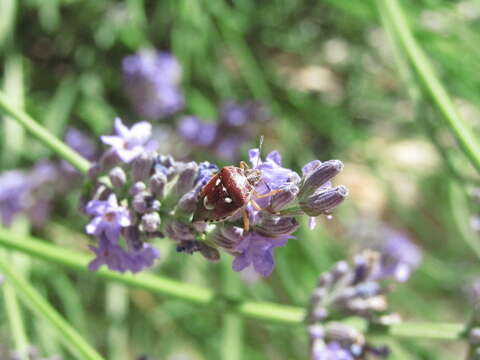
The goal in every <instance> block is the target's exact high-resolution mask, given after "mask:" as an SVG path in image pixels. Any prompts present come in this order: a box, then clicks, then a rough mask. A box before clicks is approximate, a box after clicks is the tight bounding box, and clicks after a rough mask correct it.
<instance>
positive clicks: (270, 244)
mask: <svg viewBox="0 0 480 360" xmlns="http://www.w3.org/2000/svg"><path fill="white" fill-rule="evenodd" d="M291 238H292V236H291V235H288V234H287V235H282V236H278V237H266V236H262V235H260V234H258V233H256V232H249V233H247V235H246V236H245V237H244V238H243V240H242V241H241V242H240V243H239V244H238V245H237V246H236V248H235V251H237V252H239V254H238V255H236V256H235V260H234V261H233V264H232V267H233V270H235V271H242V270H243V269H245V268H246V267H248V266H250V265H253V268H254V269H255V271H256V272H258V273H260V274H262V275H263V276H269V275H270V274H271V273H272V271H273V267H274V265H275V259H274V258H273V249H274V248H276V247H279V246H284V245H285V244H286V243H287V241H288V239H291Z"/></svg>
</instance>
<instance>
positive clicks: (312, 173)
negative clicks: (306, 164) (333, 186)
mask: <svg viewBox="0 0 480 360" xmlns="http://www.w3.org/2000/svg"><path fill="white" fill-rule="evenodd" d="M342 169H343V163H342V162H341V161H340V160H329V161H325V162H324V163H321V164H318V163H315V164H314V165H312V167H311V168H310V169H309V170H308V172H307V174H306V177H305V180H304V181H303V185H302V188H301V189H300V194H299V197H300V198H302V197H306V196H309V195H311V194H313V193H315V192H317V191H318V190H319V189H320V188H321V187H322V186H323V185H325V183H326V182H327V181H328V180H330V179H332V178H333V177H334V176H335V175H337V174H338V173H339V172H340V171H342Z"/></svg>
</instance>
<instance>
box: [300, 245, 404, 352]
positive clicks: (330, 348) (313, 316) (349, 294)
mask: <svg viewBox="0 0 480 360" xmlns="http://www.w3.org/2000/svg"><path fill="white" fill-rule="evenodd" d="M382 269H383V266H382V261H381V255H380V254H379V253H377V252H374V251H371V250H365V251H363V252H362V253H360V254H359V255H357V256H355V257H354V261H353V266H351V265H349V264H348V263H347V262H346V261H340V262H338V263H336V264H335V265H334V266H333V268H332V270H330V271H328V272H325V273H323V274H321V275H320V278H319V280H318V284H317V287H316V288H315V290H314V291H313V294H312V297H311V302H310V310H309V315H308V322H309V323H310V326H309V337H310V344H311V348H310V349H311V359H312V360H327V359H328V360H350V359H351V360H353V359H365V358H366V357H367V356H368V355H375V356H380V357H385V356H387V355H388V353H389V350H388V348H387V347H385V346H379V347H377V346H373V345H371V344H369V343H368V342H367V340H366V339H365V336H364V335H363V334H362V333H361V332H359V331H358V330H357V329H356V328H354V327H353V326H351V325H348V324H345V323H340V322H332V319H336V320H338V319H342V318H346V317H349V316H360V317H363V318H365V319H367V321H369V322H370V323H375V324H382V325H388V324H392V323H395V322H398V321H400V317H399V316H398V315H397V314H392V313H388V312H387V311H388V301H387V297H386V294H387V293H388V288H386V287H385V286H384V285H383V284H382V283H381V282H379V281H380V280H382V279H384V278H385V276H387V277H390V275H389V274H385V273H384V272H383V270H382Z"/></svg>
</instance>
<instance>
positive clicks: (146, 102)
mask: <svg viewBox="0 0 480 360" xmlns="http://www.w3.org/2000/svg"><path fill="white" fill-rule="evenodd" d="M122 70H123V82H124V87H125V91H126V93H127V96H128V98H129V100H130V102H131V103H132V105H133V106H134V107H135V109H136V111H137V112H138V113H139V114H141V115H143V116H146V117H149V118H162V117H165V116H169V115H172V114H174V113H176V112H178V111H179V110H181V109H182V108H183V106H184V102H185V101H184V97H183V94H182V92H181V90H180V88H179V83H180V78H181V67H180V65H179V63H178V62H177V60H176V59H175V58H174V57H173V56H172V55H171V54H169V53H167V52H155V51H152V50H141V51H139V52H138V53H136V54H134V55H130V56H127V57H126V58H125V59H124V60H123V63H122Z"/></svg>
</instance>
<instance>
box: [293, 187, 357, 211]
mask: <svg viewBox="0 0 480 360" xmlns="http://www.w3.org/2000/svg"><path fill="white" fill-rule="evenodd" d="M347 195H348V189H347V188H346V187H345V186H343V185H341V186H337V187H334V188H330V189H325V190H322V191H318V192H316V193H314V194H312V195H310V196H305V197H303V198H301V199H300V200H299V203H300V207H301V208H302V210H303V211H304V212H305V213H306V214H307V215H309V216H318V215H321V214H325V213H328V212H330V211H331V210H333V209H334V208H335V207H337V206H338V205H340V204H341V203H342V202H343V200H345V198H346V197H347Z"/></svg>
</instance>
